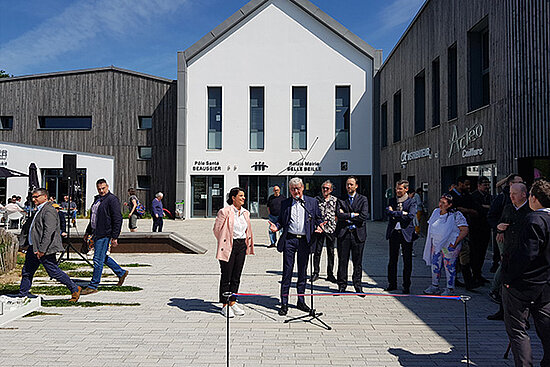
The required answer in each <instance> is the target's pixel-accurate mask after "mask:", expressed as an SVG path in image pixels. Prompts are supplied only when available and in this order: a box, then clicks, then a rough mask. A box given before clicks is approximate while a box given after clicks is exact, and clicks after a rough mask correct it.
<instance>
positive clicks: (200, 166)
mask: <svg viewBox="0 0 550 367" xmlns="http://www.w3.org/2000/svg"><path fill="white" fill-rule="evenodd" d="M191 170H192V171H194V172H214V171H221V170H222V166H220V162H218V161H194V162H193V167H192V168H191Z"/></svg>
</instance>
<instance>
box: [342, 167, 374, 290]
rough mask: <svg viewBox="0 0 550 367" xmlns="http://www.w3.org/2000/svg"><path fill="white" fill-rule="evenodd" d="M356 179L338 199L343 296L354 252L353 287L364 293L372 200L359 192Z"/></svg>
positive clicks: (350, 178) (349, 182)
mask: <svg viewBox="0 0 550 367" xmlns="http://www.w3.org/2000/svg"><path fill="white" fill-rule="evenodd" d="M358 187H359V185H358V184H357V178H356V177H353V176H350V177H348V179H347V181H346V190H347V192H348V197H347V198H346V199H344V200H338V204H337V206H336V216H337V217H338V222H337V224H336V237H337V238H338V242H337V250H338V273H337V283H338V291H339V292H340V293H343V292H345V291H346V287H347V285H348V263H349V258H350V253H351V261H352V263H353V275H352V277H351V279H352V281H353V286H354V288H355V291H356V292H357V293H362V292H363V286H362V284H361V277H362V275H363V265H362V263H363V249H364V247H365V241H366V239H367V226H366V220H367V218H368V217H369V201H368V199H367V198H366V197H365V196H363V195H361V194H359V193H358V192H357V188H358Z"/></svg>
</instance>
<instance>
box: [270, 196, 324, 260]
mask: <svg viewBox="0 0 550 367" xmlns="http://www.w3.org/2000/svg"><path fill="white" fill-rule="evenodd" d="M302 198H303V199H304V202H305V206H306V210H305V211H304V212H305V218H304V229H305V231H306V239H307V243H308V244H312V242H313V241H312V238H313V233H315V229H316V228H317V226H318V225H319V224H321V223H322V221H323V218H322V217H321V211H320V210H319V203H318V202H317V200H315V199H314V198H311V197H309V196H305V195H304V196H303V197H302ZM293 200H294V199H293V198H292V197H290V198H288V199H285V200H284V201H283V202H282V203H281V213H280V214H279V219H278V220H277V223H275V224H276V225H277V228H279V229H282V230H283V233H282V234H281V237H279V241H278V242H277V251H279V252H283V250H284V249H285V244H286V236H287V234H288V226H289V224H290V218H291V216H290V213H291V212H290V211H291V209H292V201H293ZM313 247H314V246H312V248H313Z"/></svg>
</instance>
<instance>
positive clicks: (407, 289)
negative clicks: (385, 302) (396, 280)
mask: <svg viewBox="0 0 550 367" xmlns="http://www.w3.org/2000/svg"><path fill="white" fill-rule="evenodd" d="M403 294H411V289H410V288H403Z"/></svg>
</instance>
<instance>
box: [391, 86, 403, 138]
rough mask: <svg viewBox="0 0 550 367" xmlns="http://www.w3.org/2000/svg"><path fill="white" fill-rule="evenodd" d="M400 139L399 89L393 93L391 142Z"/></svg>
mask: <svg viewBox="0 0 550 367" xmlns="http://www.w3.org/2000/svg"><path fill="white" fill-rule="evenodd" d="M400 140H401V91H399V92H397V93H395V94H394V95H393V142H394V143H397V142H398V141H400Z"/></svg>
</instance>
